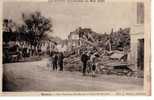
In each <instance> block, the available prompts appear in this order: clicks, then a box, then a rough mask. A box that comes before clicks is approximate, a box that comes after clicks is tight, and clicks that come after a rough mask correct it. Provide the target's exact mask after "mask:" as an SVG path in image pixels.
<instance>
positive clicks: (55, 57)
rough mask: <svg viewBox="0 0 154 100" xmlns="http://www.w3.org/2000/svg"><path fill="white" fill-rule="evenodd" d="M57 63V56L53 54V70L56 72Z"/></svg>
mask: <svg viewBox="0 0 154 100" xmlns="http://www.w3.org/2000/svg"><path fill="white" fill-rule="evenodd" d="M57 61H58V56H57V54H56V53H54V54H53V62H52V63H53V70H57Z"/></svg>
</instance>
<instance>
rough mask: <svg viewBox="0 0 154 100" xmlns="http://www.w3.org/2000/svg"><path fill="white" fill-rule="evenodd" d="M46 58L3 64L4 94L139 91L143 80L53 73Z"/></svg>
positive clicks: (114, 76)
mask: <svg viewBox="0 0 154 100" xmlns="http://www.w3.org/2000/svg"><path fill="white" fill-rule="evenodd" d="M46 65H47V59H43V60H42V61H36V62H23V63H10V64H5V65H4V82H3V83H4V86H3V90H4V91H116V90H120V89H123V90H142V89H143V79H142V78H134V77H125V76H122V77H121V76H116V75H97V77H95V78H93V77H90V76H82V74H81V73H80V72H68V71H64V72H53V71H49V69H48V68H47V67H46Z"/></svg>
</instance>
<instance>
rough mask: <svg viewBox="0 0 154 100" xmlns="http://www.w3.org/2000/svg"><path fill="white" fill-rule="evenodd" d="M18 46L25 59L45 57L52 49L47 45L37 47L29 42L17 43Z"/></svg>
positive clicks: (42, 44)
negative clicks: (38, 56)
mask: <svg viewBox="0 0 154 100" xmlns="http://www.w3.org/2000/svg"><path fill="white" fill-rule="evenodd" d="M16 44H17V45H18V51H20V52H21V55H22V57H23V58H25V57H30V56H37V55H45V54H47V53H49V52H50V51H51V50H50V49H51V47H50V45H49V44H47V43H40V44H37V45H35V46H34V45H32V44H30V43H28V42H17V43H16Z"/></svg>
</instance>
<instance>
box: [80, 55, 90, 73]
mask: <svg viewBox="0 0 154 100" xmlns="http://www.w3.org/2000/svg"><path fill="white" fill-rule="evenodd" d="M88 59H89V57H88V56H87V54H86V52H83V53H82V55H81V62H82V64H83V65H82V73H83V76H85V75H86V67H87V61H88Z"/></svg>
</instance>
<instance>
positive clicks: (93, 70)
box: [90, 53, 97, 77]
mask: <svg viewBox="0 0 154 100" xmlns="http://www.w3.org/2000/svg"><path fill="white" fill-rule="evenodd" d="M96 56H97V54H96V53H94V54H92V55H91V57H90V62H91V67H92V76H93V77H95V71H96Z"/></svg>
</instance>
